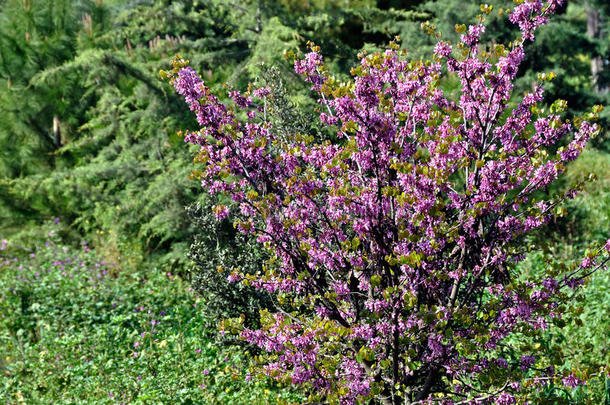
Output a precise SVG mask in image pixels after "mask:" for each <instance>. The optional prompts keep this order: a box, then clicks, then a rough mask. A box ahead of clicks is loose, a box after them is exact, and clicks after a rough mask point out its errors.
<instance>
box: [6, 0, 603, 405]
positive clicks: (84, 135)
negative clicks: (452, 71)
mask: <svg viewBox="0 0 610 405" xmlns="http://www.w3.org/2000/svg"><path fill="white" fill-rule="evenodd" d="M489 4H492V5H493V9H494V13H493V14H491V15H490V17H489V24H490V27H492V28H493V29H491V28H490V29H489V30H488V32H487V33H486V34H485V35H484V37H483V40H484V43H485V44H487V45H488V46H489V47H492V46H493V45H494V44H496V43H500V42H506V41H507V40H509V38H511V35H513V34H514V32H515V29H514V27H513V26H512V25H511V24H510V23H509V22H508V21H507V19H506V17H505V16H503V15H502V12H501V10H503V9H508V8H511V7H513V6H514V4H513V2H512V1H506V0H492V1H489ZM479 6H480V4H479V2H478V1H470V0H469V1H463V0H442V1H441V0H438V1H431V0H427V1H425V0H424V1H416V0H354V1H348V0H307V1H302V0H244V1H231V0H208V1H203V0H202V1H198V0H183V1H171V0H138V1H136V0H133V1H127V0H0V112H1V113H2V117H0V241H2V250H1V251H0V373H1V375H2V378H0V401H1V402H3V403H27V404H29V403H106V402H107V403H114V402H140V403H172V402H181V403H247V402H254V403H276V402H277V403H300V402H303V401H304V400H305V398H306V397H307V395H308V393H307V392H302V391H297V390H295V389H294V388H289V387H285V386H282V385H281V384H278V383H276V382H271V381H259V380H257V381H250V380H249V376H248V370H249V364H250V363H251V362H253V359H254V356H255V355H256V351H255V350H254V349H252V348H249V347H246V346H245V345H244V344H243V343H240V342H237V341H235V340H234V339H233V338H231V337H229V336H224V335H222V334H219V333H218V328H217V324H218V321H219V320H220V319H222V318H226V317H235V316H240V314H244V316H245V319H246V322H247V323H248V322H249V323H252V324H256V323H257V322H258V313H259V309H260V308H265V307H266V306H267V305H269V304H268V303H267V302H266V300H267V299H268V298H267V297H265V296H263V295H261V294H258V293H257V292H256V291H254V290H251V289H248V288H241V289H238V288H237V287H233V286H230V285H228V283H227V281H226V274H225V273H220V272H218V271H217V269H219V268H223V267H224V268H232V267H235V266H243V267H245V268H251V269H253V270H252V271H254V269H255V268H256V267H257V266H260V263H261V260H262V259H261V257H263V256H264V255H265V253H264V252H262V251H260V250H259V248H257V247H256V246H255V244H252V243H251V242H249V241H247V240H242V239H240V236H239V235H237V234H236V232H235V230H234V229H233V226H232V224H231V223H229V222H227V221H225V222H223V221H219V220H217V219H215V217H214V216H213V215H212V214H211V206H212V205H213V204H214V201H213V200H212V199H211V198H209V196H208V194H207V193H206V190H203V189H202V188H201V185H200V181H199V180H198V178H197V175H196V173H193V171H195V170H197V166H196V165H195V164H194V163H193V157H194V155H195V153H196V147H194V146H193V145H189V144H187V143H185V142H184V139H183V136H182V133H181V131H185V130H189V129H191V130H195V129H197V122H196V121H195V119H194V117H193V116H192V114H191V113H190V111H188V108H187V107H185V104H184V102H183V101H182V99H181V98H180V97H179V96H177V95H176V94H175V92H174V91H173V89H172V88H171V86H170V85H169V84H168V83H167V82H166V81H165V80H163V79H162V78H160V76H159V71H160V70H164V69H168V68H170V60H171V59H172V58H173V57H174V56H175V55H181V56H182V57H183V58H185V59H188V60H189V61H190V65H191V66H193V68H195V69H196V70H197V71H198V72H200V73H201V74H202V76H203V78H204V80H205V81H206V84H207V85H208V86H209V87H210V88H211V89H212V90H213V91H214V92H215V93H216V94H221V95H224V97H228V91H229V90H231V89H241V90H245V89H246V88H247V87H248V85H249V83H253V84H259V85H261V84H265V85H269V86H273V87H274V89H275V91H276V93H277V94H278V95H279V96H278V97H277V98H276V105H272V106H270V108H275V110H276V111H280V112H282V113H283V114H288V115H285V116H283V118H282V119H283V120H284V122H283V123H284V128H289V125H290V124H294V125H300V126H301V127H303V126H314V125H316V124H312V122H313V120H312V119H310V117H312V116H313V115H314V114H316V111H317V109H318V106H317V105H316V103H315V102H312V101H311V100H310V98H309V93H310V90H309V87H310V86H309V85H308V84H307V83H305V82H303V81H302V80H301V79H300V78H299V76H298V75H296V74H295V73H294V70H293V66H292V57H293V56H294V55H302V54H303V53H304V52H307V43H308V42H309V41H312V42H314V43H315V44H317V45H319V46H320V48H321V52H322V53H323V54H324V56H325V58H326V61H327V64H328V66H329V69H330V70H331V71H332V72H333V74H335V75H336V76H337V77H338V78H347V77H348V76H349V74H350V68H351V67H352V66H354V65H355V64H356V63H357V59H358V58H357V55H358V54H360V53H361V52H369V53H372V52H376V51H379V50H382V49H385V47H386V46H387V44H388V43H389V42H390V41H392V40H393V39H394V38H395V37H396V36H399V37H400V46H401V47H402V48H404V49H405V50H406V52H407V58H410V59H411V60H418V59H419V58H421V57H423V56H425V55H429V54H430V53H431V52H432V49H433V47H434V43H435V38H433V37H431V36H430V35H427V34H426V32H425V30H424V29H422V26H424V27H425V24H432V25H434V26H435V27H436V28H437V29H438V30H440V31H441V32H442V33H443V39H449V40H452V41H456V40H457V38H458V33H456V29H455V27H456V25H457V24H462V23H469V22H472V21H473V20H474V19H475V16H476V15H477V14H478V13H479V12H480V7H479ZM498 11H499V12H498ZM422 23H424V25H422ZM609 59H610V5H609V4H608V3H607V2H606V1H604V0H570V1H568V2H567V4H566V5H564V7H563V8H562V9H561V10H559V12H558V15H557V16H555V17H554V18H553V19H552V21H551V22H550V23H549V24H548V25H546V26H544V27H543V28H541V29H540V31H539V32H538V33H537V41H536V42H535V43H533V44H531V45H528V46H527V58H526V60H525V63H524V65H523V69H522V71H520V72H519V74H518V79H517V91H516V93H519V94H522V93H523V92H525V91H527V90H528V89H530V88H531V85H532V84H531V83H532V82H533V81H534V80H535V78H536V77H537V75H538V74H539V73H546V74H548V73H550V72H554V74H555V75H556V79H555V80H553V81H552V82H550V84H549V86H548V87H547V95H546V97H547V100H546V101H548V103H549V104H550V103H551V102H553V101H554V100H555V99H557V98H561V99H565V100H566V101H567V102H568V108H569V110H568V114H569V115H570V116H573V115H577V114H580V113H583V112H585V111H589V110H590V108H591V107H592V106H593V105H600V104H601V105H609V104H610V103H609V100H610V93H609V91H608V90H609V88H610V62H609ZM442 86H443V87H444V88H445V89H446V90H448V91H457V89H458V86H459V83H458V82H457V81H455V82H453V81H451V80H447V81H446V82H444V83H442ZM286 106H290V107H291V108H285V107H286ZM609 110H610V109H606V110H605V111H603V112H602V113H601V117H600V120H599V121H598V123H599V124H600V126H601V127H602V131H601V133H600V134H599V135H598V136H597V137H596V138H595V139H594V140H592V141H591V142H590V144H589V145H588V146H587V149H586V150H585V151H584V153H583V155H582V157H581V158H579V159H578V160H576V161H575V162H574V163H573V164H571V165H570V166H569V168H568V172H567V175H566V176H564V177H563V179H562V181H561V182H560V183H556V184H554V185H553V186H552V187H550V188H548V189H547V190H545V193H547V194H548V195H553V194H556V193H558V192H560V191H562V190H564V189H565V188H567V187H568V186H570V185H571V184H574V183H576V182H579V181H583V180H585V179H589V177H590V176H589V174H590V173H594V174H595V175H596V177H597V179H596V181H587V182H586V184H585V185H584V186H583V189H582V192H581V193H580V194H579V196H578V197H577V198H576V199H574V200H570V201H568V202H567V203H566V204H565V209H566V211H567V213H568V214H567V215H566V216H563V217H561V218H557V219H556V220H554V221H552V222H551V223H550V224H549V225H547V226H546V227H544V228H543V229H542V230H541V231H539V232H537V233H536V234H533V235H531V236H529V239H528V240H527V241H526V242H525V243H526V246H525V247H530V248H533V247H536V249H531V250H535V251H534V252H533V253H531V254H529V255H528V256H527V258H526V260H525V261H524V262H522V263H521V264H520V265H519V266H520V270H521V272H522V273H523V274H526V275H527V274H535V273H536V272H537V271H539V270H540V268H542V267H544V266H545V265H546V264H547V263H549V262H556V263H564V264H565V265H566V266H567V265H569V264H570V263H573V262H576V261H577V260H579V257H581V256H582V254H583V253H584V252H585V250H586V249H587V247H588V246H589V245H590V244H591V243H593V242H601V241H603V240H606V239H608V237H610V236H609V234H610V231H609V230H610V134H609V133H608V128H609V126H608V122H609V121H610V112H609ZM311 130H312V132H315V131H319V130H320V129H315V128H313V129H311ZM85 241H86V242H85ZM576 295H577V297H576V301H575V302H576V304H575V305H574V307H573V308H570V309H569V310H568V312H567V315H566V317H565V319H564V320H563V321H562V322H558V323H557V324H556V325H554V326H553V327H552V328H550V329H549V330H548V331H547V333H546V337H545V340H544V341H540V342H537V343H536V344H537V345H538V347H540V350H541V351H544V352H545V353H549V354H548V355H550V356H563V357H565V358H566V359H568V363H569V365H570V367H572V368H573V369H574V370H578V372H579V373H581V374H580V375H582V376H583V377H589V378H590V382H589V383H588V384H587V385H585V386H584V387H580V388H578V389H576V390H574V391H572V392H568V391H566V390H564V389H561V388H553V387H552V386H550V387H548V389H547V390H546V391H545V395H546V396H545V401H547V402H545V403H549V404H550V403H583V404H585V403H586V404H599V403H604V402H603V401H606V402H605V403H606V404H610V377H608V376H609V375H610V374H608V373H609V372H610V370H608V369H607V368H606V369H604V367H607V366H608V364H610V343H609V342H610V321H609V320H610V274H608V273H607V272H600V273H597V274H595V275H593V276H592V277H591V278H590V280H589V281H588V284H587V285H586V286H585V287H584V288H582V289H581V290H579V292H578V293H577V294H576Z"/></svg>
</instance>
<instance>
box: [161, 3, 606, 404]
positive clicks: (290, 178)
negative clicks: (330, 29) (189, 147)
mask: <svg viewBox="0 0 610 405" xmlns="http://www.w3.org/2000/svg"><path fill="white" fill-rule="evenodd" d="M560 2H561V1H559V0H549V1H548V2H546V3H543V2H542V1H539V0H533V1H520V2H518V3H520V4H519V5H517V6H516V7H515V8H514V10H512V12H511V13H510V20H511V21H512V22H513V23H515V24H517V25H518V27H519V29H520V32H521V36H520V37H519V38H517V39H516V40H515V41H514V42H512V43H511V44H509V45H508V46H503V45H496V46H495V47H493V49H485V48H484V47H482V46H481V45H480V37H481V35H482V34H483V32H484V31H485V25H484V21H485V18H484V14H485V13H490V12H491V7H489V6H482V7H481V9H482V12H483V13H482V14H481V16H480V17H479V22H478V24H476V25H471V26H469V27H467V28H466V27H465V26H456V29H457V30H458V32H461V33H462V34H463V35H462V36H461V42H460V43H459V44H457V45H456V46H452V45H451V44H449V43H447V42H444V41H441V40H440V36H438V38H439V42H438V43H437V45H436V48H435V52H434V56H433V59H432V60H430V61H407V60H405V58H404V57H403V56H402V55H401V52H400V50H399V47H398V46H397V45H396V44H391V47H390V49H388V50H387V51H385V53H380V54H374V55H368V56H364V57H363V58H362V60H361V63H360V65H359V66H357V67H355V68H354V69H353V70H352V75H353V77H354V78H353V80H352V81H349V82H347V83H345V82H339V81H338V80H336V79H335V78H334V77H332V76H331V75H329V74H328V73H327V70H326V68H325V66H324V64H323V61H322V57H321V55H320V53H319V49H318V48H317V47H315V46H312V48H311V52H310V53H308V54H306V55H305V58H304V59H303V60H297V61H296V62H295V70H296V71H297V73H299V74H301V75H303V76H304V78H305V80H307V81H308V82H310V83H311V84H312V90H313V91H314V92H315V94H317V95H318V99H319V100H318V101H319V103H320V106H321V107H322V110H323V112H322V113H320V119H321V121H322V122H323V123H324V124H326V125H328V127H330V128H331V129H332V133H333V136H332V137H331V139H320V137H319V136H313V135H312V134H309V133H291V134H286V132H285V131H281V130H280V128H277V127H274V125H273V120H272V119H271V118H270V116H269V115H270V111H269V109H268V102H269V100H270V99H271V98H272V97H273V93H272V92H271V91H270V90H269V89H268V88H258V89H255V90H252V91H249V92H246V93H243V94H242V93H240V92H238V91H233V92H230V96H231V97H232V99H233V100H234V105H231V106H227V105H224V104H222V103H220V102H219V100H218V98H217V97H216V96H214V95H213V94H211V93H210V90H209V89H208V88H207V87H206V86H205V85H204V83H203V81H202V80H201V79H200V78H199V77H198V76H197V75H196V73H195V72H194V71H193V70H192V69H191V68H189V67H188V66H187V62H185V61H183V60H181V59H179V58H177V59H176V60H175V61H174V69H173V71H171V72H163V73H164V74H166V75H168V76H170V77H171V82H172V84H173V85H174V87H175V88H176V90H177V91H178V93H180V94H181V95H182V96H184V98H185V99H186V102H187V103H188V104H189V106H190V108H191V110H192V111H193V112H194V113H195V114H196V116H197V119H198V121H199V124H200V125H201V127H202V129H201V130H200V131H198V132H192V133H188V134H187V135H186V137H185V140H186V141H187V142H191V143H194V144H197V145H200V146H201V150H200V153H199V155H198V158H197V161H198V162H200V163H201V164H202V167H203V168H202V171H201V179H202V184H203V186H204V187H205V188H207V189H208V190H209V192H210V193H213V194H218V195H223V196H229V197H230V198H231V199H232V200H233V202H234V204H233V205H232V206H236V207H238V209H234V210H230V209H229V207H228V206H226V205H223V204H218V205H216V206H215V207H214V212H215V213H216V215H217V216H218V217H220V218H224V217H226V216H228V215H231V216H232V217H233V218H234V221H235V226H236V227H237V228H238V229H239V230H240V231H241V232H243V233H244V234H247V235H251V237H252V238H255V239H256V240H257V241H258V242H259V243H260V244H262V245H263V246H264V247H265V248H266V249H267V250H268V251H269V252H270V253H271V255H272V258H271V259H270V260H269V261H268V262H267V263H266V264H265V266H263V268H262V269H261V271H260V272H259V273H257V274H242V273H240V271H239V269H233V272H232V273H231V275H230V279H231V281H233V282H241V283H245V284H247V285H252V286H254V287H256V288H258V289H262V290H267V291H269V292H270V293H272V294H273V295H274V297H275V298H276V304H277V305H276V307H275V309H274V310H265V311H262V312H261V324H262V327H261V328H260V329H258V330H252V329H248V328H244V327H241V330H240V334H241V337H242V338H243V339H244V340H246V341H248V342H250V343H253V344H255V345H258V346H260V347H261V348H263V349H265V351H266V355H265V356H262V357H261V362H262V364H263V365H262V366H261V369H260V372H263V373H265V374H267V375H269V376H272V377H274V378H277V379H279V380H282V381H287V382H291V383H294V384H306V385H308V386H309V387H313V388H314V389H315V390H313V392H315V395H314V397H316V396H317V398H318V399H321V398H322V399H325V400H329V401H339V402H342V403H353V402H359V401H365V400H369V399H373V400H375V401H379V402H383V403H388V404H389V403H392V404H398V403H409V404H412V403H435V402H440V403H446V404H453V403H489V402H494V401H495V402H496V403H498V404H511V403H515V401H517V400H518V399H519V396H525V395H526V392H527V389H526V388H527V386H530V385H535V384H539V383H542V382H544V381H549V380H556V381H559V382H561V381H562V382H563V384H564V385H566V386H572V387H573V386H576V385H578V384H581V383H582V381H581V380H580V379H579V378H578V376H575V375H573V374H571V373H563V374H562V373H561V372H560V371H557V370H556V368H555V366H559V365H561V361H562V360H561V359H559V360H557V359H555V360H553V359H547V358H543V357H540V356H537V355H536V353H535V352H534V351H533V349H532V348H531V347H530V348H529V349H528V348H527V347H525V348H524V347H523V346H522V345H520V344H519V341H518V339H515V337H518V338H519V339H520V337H522V338H523V339H527V337H528V336H534V335H536V334H537V333H540V332H541V331H543V330H545V329H546V328H547V327H548V324H549V322H551V321H552V320H554V319H559V318H561V316H562V310H561V306H560V303H561V302H563V301H564V300H565V299H566V298H567V297H568V295H569V292H570V291H571V289H572V288H574V287H576V286H577V285H579V284H580V283H581V282H582V280H583V278H584V277H586V276H587V275H588V274H590V273H591V272H592V271H595V270H596V269H598V268H600V267H603V266H604V265H605V263H606V262H607V261H608V257H607V255H606V256H604V255H603V254H602V253H603V250H604V249H603V248H601V247H600V248H598V249H597V250H596V251H595V250H592V252H591V254H590V255H589V256H587V257H586V258H585V259H584V260H583V262H582V263H581V265H580V266H574V267H572V268H565V269H563V270H562V271H560V270H558V269H556V268H549V269H548V270H547V274H544V275H542V276H538V277H537V278H535V279H531V280H525V279H523V277H519V276H518V275H516V274H515V271H514V270H515V264H516V263H518V262H519V261H520V260H521V259H522V258H523V257H524V250H523V247H522V246H520V241H521V239H522V236H523V235H524V234H526V233H528V232H530V231H532V230H535V229H537V228H539V227H541V226H542V225H543V224H545V222H547V221H548V220H549V218H551V217H552V215H555V213H556V212H557V211H558V210H559V209H560V208H559V204H560V203H561V201H562V200H563V199H565V198H571V197H573V196H574V195H575V192H576V191H575V189H573V190H571V191H570V192H568V193H567V194H566V195H564V196H560V197H558V198H556V199H548V198H547V199H540V200H536V199H535V198H534V197H536V196H538V194H541V193H539V190H541V189H543V188H545V187H546V186H547V185H549V184H550V183H551V182H553V181H554V180H555V179H557V177H558V176H559V175H560V174H561V173H562V172H563V171H564V170H565V166H564V165H565V164H566V163H567V162H569V161H571V160H573V159H575V158H576V157H577V156H578V154H579V152H580V151H581V150H582V149H583V148H584V147H585V144H586V143H587V140H588V139H589V138H590V137H591V136H592V135H594V134H595V133H596V132H597V131H598V128H597V126H596V125H595V124H592V123H590V122H589V121H590V120H592V119H594V118H595V116H596V113H597V112H598V111H599V110H600V108H599V107H597V108H596V109H594V111H593V113H591V114H588V116H587V117H584V118H575V119H573V120H572V121H568V120H563V119H562V112H563V111H564V110H565V108H566V105H565V102H563V101H561V100H558V101H556V102H554V103H553V104H552V105H551V107H550V110H549V111H546V109H544V108H542V107H540V106H539V103H540V102H541V101H542V100H543V89H542V87H541V85H542V82H543V81H544V80H547V79H550V78H552V74H547V75H545V74H543V75H540V76H539V80H540V82H539V83H537V84H536V86H535V87H534V88H533V90H532V92H531V93H528V94H526V95H524V96H523V97H522V98H521V99H520V101H518V103H517V104H516V105H515V106H514V107H509V100H511V95H512V89H513V85H512V82H513V80H514V79H515V76H516V74H517V71H518V69H519V65H520V63H521V61H522V60H523V58H524V44H525V43H526V42H527V41H532V40H533V39H534V32H535V30H536V28H537V27H539V26H540V25H542V24H544V23H545V22H546V21H547V18H548V16H549V15H550V14H552V13H553V11H554V10H555V8H556V7H558V5H559V3H560ZM424 28H426V29H427V30H429V31H430V32H431V33H433V34H434V28H433V27H431V26H429V25H427V26H424ZM443 65H445V66H446V69H447V72H448V73H447V75H449V76H454V77H458V78H459V80H460V83H461V88H460V92H459V95H458V96H457V97H452V96H451V95H448V94H445V93H444V92H443V91H442V90H441V88H440V83H441V82H442V80H443V77H444V76H445V74H444V73H443V72H444V70H443ZM239 117H243V119H240V118H239ZM585 118H586V119H585ZM587 120H589V121H587ZM558 142H562V145H563V146H561V147H559V148H557V146H559V145H557V143H558ZM554 145H555V146H554ZM542 195H543V194H542ZM538 198H539V197H538ZM219 201H221V200H219ZM232 211H234V212H232ZM521 243H522V242H521ZM605 250H606V251H608V250H610V241H609V242H608V243H607V244H606V246H605ZM227 325H229V326H232V327H233V328H237V329H239V321H233V323H227ZM475 401H478V402H475Z"/></svg>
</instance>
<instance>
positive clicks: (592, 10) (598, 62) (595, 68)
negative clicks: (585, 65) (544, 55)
mask: <svg viewBox="0 0 610 405" xmlns="http://www.w3.org/2000/svg"><path fill="white" fill-rule="evenodd" d="M585 10H586V12H587V36H588V37H589V38H591V39H592V40H597V39H600V38H601V37H602V26H603V24H604V21H603V20H602V18H601V15H600V13H599V9H597V8H596V7H595V6H594V5H593V4H591V2H589V1H588V2H586V3H585ZM605 62H607V61H605V60H604V58H602V57H601V56H599V55H597V56H593V57H592V58H591V76H592V78H593V88H594V89H595V91H597V92H599V93H603V94H605V93H607V92H608V85H607V84H604V83H601V82H600V74H601V72H602V71H603V69H604V63H605Z"/></svg>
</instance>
